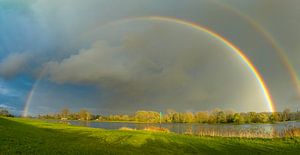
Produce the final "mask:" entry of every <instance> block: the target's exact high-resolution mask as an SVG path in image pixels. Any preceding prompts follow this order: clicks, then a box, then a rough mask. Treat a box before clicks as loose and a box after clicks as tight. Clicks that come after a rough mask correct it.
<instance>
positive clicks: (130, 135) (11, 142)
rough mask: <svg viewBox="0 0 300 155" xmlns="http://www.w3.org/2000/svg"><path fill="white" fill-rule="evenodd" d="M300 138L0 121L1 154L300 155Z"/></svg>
mask: <svg viewBox="0 0 300 155" xmlns="http://www.w3.org/2000/svg"><path fill="white" fill-rule="evenodd" d="M299 151H300V138H273V139H263V138H222V137H197V136H188V135H178V134H174V133H160V132H149V131H121V130H104V129H96V128H88V127H79V126H70V125H66V124H60V123H49V122H45V121H41V120H33V119H25V118H0V154H41V153H42V154H43V153H45V154H298V153H299Z"/></svg>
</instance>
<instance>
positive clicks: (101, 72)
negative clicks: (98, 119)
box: [46, 22, 266, 110]
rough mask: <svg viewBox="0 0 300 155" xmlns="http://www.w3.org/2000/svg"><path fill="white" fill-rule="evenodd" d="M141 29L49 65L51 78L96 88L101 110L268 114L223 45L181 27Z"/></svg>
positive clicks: (255, 86)
mask: <svg viewBox="0 0 300 155" xmlns="http://www.w3.org/2000/svg"><path fill="white" fill-rule="evenodd" d="M132 24H133V25H135V24H136V25H135V26H137V25H139V24H140V23H138V22H137V23H132ZM142 24H144V25H145V24H146V25H148V26H146V27H147V29H142V30H141V32H136V31H132V32H127V31H126V33H124V36H119V37H118V38H121V39H120V40H121V42H120V44H117V43H114V44H112V43H110V42H109V43H107V42H106V41H104V40H102V41H99V40H98V41H95V42H94V43H93V44H92V45H91V47H89V48H86V49H82V50H80V51H79V52H78V53H77V54H74V55H71V56H70V57H68V58H66V59H64V60H62V61H52V62H49V63H47V64H46V70H47V74H48V76H49V78H50V79H52V80H53V81H55V82H58V83H73V84H90V85H96V86H97V87H99V88H101V90H102V91H101V92H100V93H102V94H104V95H103V97H102V99H101V101H99V102H101V105H99V107H102V108H112V109H118V108H124V109H126V108H129V109H132V108H151V107H152V108H153V107H160V108H170V107H176V108H178V109H180V108H184V109H191V108H193V107H194V109H197V108H198V109H199V108H205V109H210V108H213V107H216V106H219V107H226V106H228V105H229V104H231V105H232V106H231V107H237V108H240V104H242V105H243V106H242V107H243V108H245V109H260V110H266V106H265V105H264V98H263V95H262V92H260V91H257V89H259V85H258V83H257V81H255V78H254V77H253V75H252V74H251V72H250V71H249V68H247V66H245V65H243V63H242V61H241V60H240V59H238V56H237V55H235V53H234V52H233V51H231V50H230V49H228V48H227V47H226V46H225V45H224V44H223V43H221V42H220V41H218V40H215V39H214V38H211V37H210V36H209V35H207V34H206V33H202V32H198V31H194V30H192V31H191V30H190V29H189V28H185V27H182V26H181V25H174V24H169V23H164V22H153V23H152V22H146V23H143V22H142ZM133 25H131V24H128V25H126V24H125V25H121V26H128V27H130V26H133ZM149 25H150V26H149ZM107 33H108V32H107ZM95 35H99V34H95ZM228 89H229V90H228ZM253 92H256V93H253ZM240 101H243V102H242V103H241V102H240ZM258 105H259V106H260V107H261V108H257V106H258ZM245 109H244V110H245ZM239 110H241V109H239Z"/></svg>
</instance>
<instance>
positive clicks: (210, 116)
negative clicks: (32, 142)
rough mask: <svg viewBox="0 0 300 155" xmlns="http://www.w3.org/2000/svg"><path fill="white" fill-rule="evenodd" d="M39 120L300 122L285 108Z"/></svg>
mask: <svg viewBox="0 0 300 155" xmlns="http://www.w3.org/2000/svg"><path fill="white" fill-rule="evenodd" d="M39 118H44V119H63V118H67V119H69V120H98V121H127V122H128V121H135V122H144V123H159V122H160V120H162V122H163V123H219V124H220V123H236V124H243V123H275V122H282V121H294V120H300V112H291V111H290V110H289V109H285V110H284V111H283V112H273V113H271V112H259V113H257V112H247V113H244V112H243V113H239V112H234V111H233V110H221V109H217V108H216V109H214V110H212V111H211V112H208V111H199V112H195V113H193V112H177V111H175V110H170V109H169V110H167V112H166V113H165V114H164V115H163V116H160V113H159V112H156V111H145V110H140V111H137V112H135V113H134V114H131V115H128V114H115V115H108V116H104V115H99V114H98V115H93V114H92V113H90V112H89V111H87V110H85V109H81V110H80V111H79V112H78V113H76V112H75V113H73V112H71V111H70V110H69V109H68V108H63V109H62V110H61V111H60V112H59V113H57V114H47V115H40V116H39Z"/></svg>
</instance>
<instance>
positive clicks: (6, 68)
mask: <svg viewBox="0 0 300 155" xmlns="http://www.w3.org/2000/svg"><path fill="white" fill-rule="evenodd" d="M31 58H32V55H31V54H30V53H28V52H23V53H11V54H9V55H8V56H7V57H5V58H4V59H2V61H1V62H0V75H2V76H4V77H6V78H9V77H11V76H14V75H16V74H18V73H20V72H23V71H25V70H26V69H27V67H29V66H28V63H29V61H30V59H31Z"/></svg>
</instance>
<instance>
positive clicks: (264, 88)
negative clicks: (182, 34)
mask: <svg viewBox="0 0 300 155" xmlns="http://www.w3.org/2000/svg"><path fill="white" fill-rule="evenodd" d="M138 20H154V21H164V22H170V23H174V24H180V25H184V26H187V27H190V28H193V29H195V30H199V31H201V32H205V33H207V34H209V35H210V36H212V37H214V38H216V39H218V40H219V41H221V42H223V43H224V44H225V45H226V46H228V47H229V48H231V49H232V50H233V51H234V52H235V54H237V55H238V56H239V58H240V59H241V60H242V61H243V62H244V63H245V64H246V65H247V67H248V68H249V70H250V71H251V73H252V74H253V75H254V77H255V78H256V80H257V82H258V83H259V85H260V88H261V90H262V92H263V94H264V97H265V100H266V103H267V106H268V109H269V111H270V112H274V111H275V109H274V103H273V100H272V97H271V94H270V92H269V90H268V88H267V86H266V83H265V81H264V79H263V78H262V75H261V74H260V73H259V71H258V70H257V69H256V67H255V66H254V64H253V63H252V62H251V61H250V59H249V58H248V57H247V56H246V55H245V54H244V53H243V52H242V51H241V50H240V49H239V48H238V47H236V46H235V45H234V44H233V43H231V42H230V41H228V40H227V39H226V38H224V37H222V36H221V35H219V34H217V33H216V32H214V31H212V30H210V29H208V28H206V27H204V26H202V25H199V24H197V23H193V22H189V21H185V20H182V19H178V18H173V17H163V16H146V17H134V18H128V19H121V20H117V21H113V22H109V23H106V24H104V25H102V26H100V27H104V26H113V25H115V24H118V23H124V22H133V21H138ZM44 71H45V69H44ZM44 71H43V72H42V73H41V75H40V76H39V78H38V80H37V82H36V83H35V84H34V85H33V88H32V90H31V91H30V93H29V95H28V97H27V100H26V102H25V106H24V111H23V116H24V117H26V116H27V114H28V109H29V105H30V102H31V100H32V96H33V94H34V91H35V89H36V87H37V85H38V83H39V82H40V79H41V78H42V74H44Z"/></svg>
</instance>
